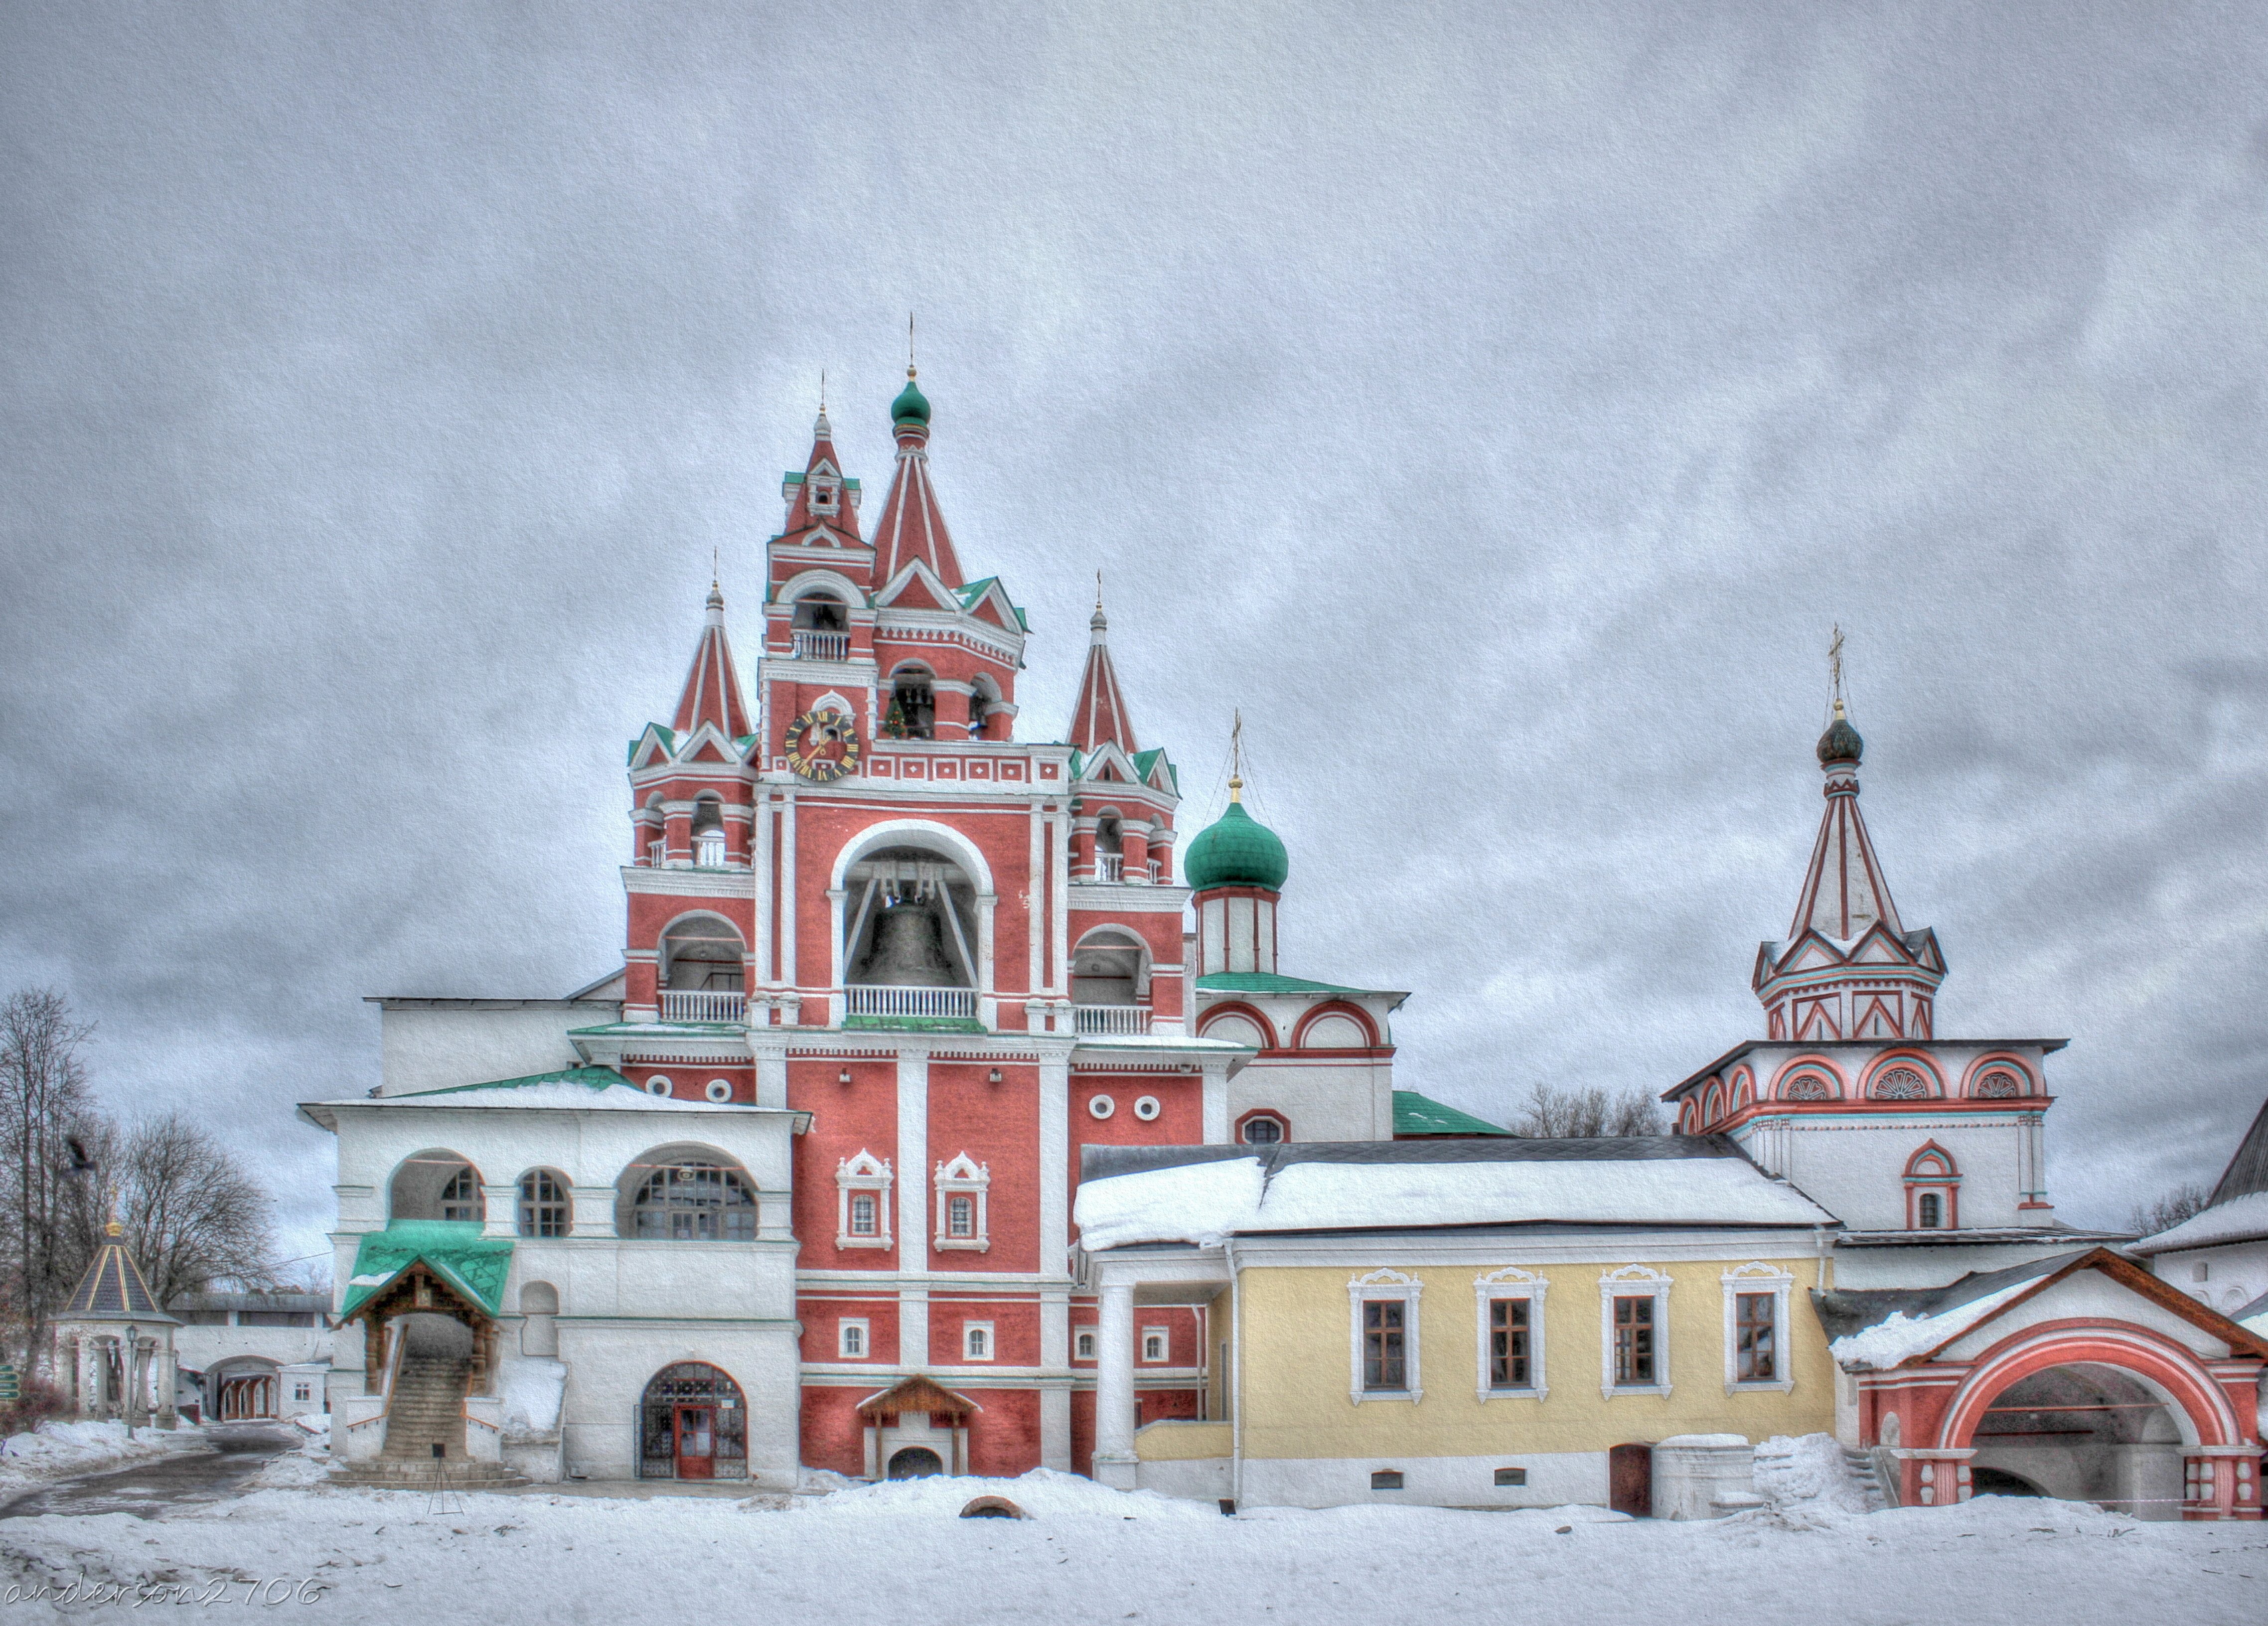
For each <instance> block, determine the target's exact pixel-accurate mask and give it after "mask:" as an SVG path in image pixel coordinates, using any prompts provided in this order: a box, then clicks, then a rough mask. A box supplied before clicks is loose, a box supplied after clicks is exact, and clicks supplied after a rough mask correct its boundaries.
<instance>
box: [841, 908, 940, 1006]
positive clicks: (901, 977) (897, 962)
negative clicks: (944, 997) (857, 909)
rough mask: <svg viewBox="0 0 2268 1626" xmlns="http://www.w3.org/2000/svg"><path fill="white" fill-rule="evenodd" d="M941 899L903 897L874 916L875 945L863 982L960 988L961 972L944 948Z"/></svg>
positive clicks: (869, 956)
mask: <svg viewBox="0 0 2268 1626" xmlns="http://www.w3.org/2000/svg"><path fill="white" fill-rule="evenodd" d="M943 907H944V905H943V903H942V901H940V900H938V899H934V898H931V899H919V900H917V899H913V898H905V899H901V900H900V901H897V902H895V903H891V904H887V905H885V906H884V907H883V909H881V911H880V913H878V914H877V915H876V916H874V946H873V950H872V951H871V952H870V953H868V954H867V956H866V969H865V975H863V976H861V977H859V978H858V981H860V982H873V983H880V984H881V985H882V986H884V987H887V988H959V987H961V985H962V984H961V974H960V973H959V972H958V971H956V970H955V969H954V964H953V960H952V957H951V956H950V955H949V954H947V953H946V947H945V920H944V918H943V916H942V915H941V914H940V913H939V911H940V910H941V909H943Z"/></svg>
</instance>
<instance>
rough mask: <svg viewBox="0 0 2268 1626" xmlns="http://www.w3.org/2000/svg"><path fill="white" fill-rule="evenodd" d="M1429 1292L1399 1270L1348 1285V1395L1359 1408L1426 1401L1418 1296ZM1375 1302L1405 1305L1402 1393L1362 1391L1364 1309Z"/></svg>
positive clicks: (1376, 1274)
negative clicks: (1378, 1403)
mask: <svg viewBox="0 0 2268 1626" xmlns="http://www.w3.org/2000/svg"><path fill="white" fill-rule="evenodd" d="M1424 1291H1425V1283H1423V1282H1421V1281H1419V1280H1418V1278H1417V1277H1411V1276H1404V1275H1403V1274H1402V1272H1401V1271H1399V1270H1383V1269H1381V1270H1373V1271H1372V1272H1371V1273H1370V1274H1369V1275H1367V1276H1359V1277H1354V1278H1353V1279H1352V1280H1351V1281H1350V1282H1348V1283H1347V1354H1348V1357H1349V1360H1350V1361H1351V1365H1350V1368H1349V1372H1348V1380H1347V1393H1348V1394H1349V1396H1350V1397H1351V1399H1352V1400H1353V1402H1354V1403H1355V1404H1356V1405H1358V1406H1359V1405H1361V1404H1362V1403H1363V1402H1365V1401H1381V1400H1406V1401H1410V1402H1413V1403H1414V1402H1418V1401H1422V1400H1424V1399H1425V1386H1424V1385H1423V1383H1422V1382H1420V1380H1419V1379H1418V1295H1419V1294H1420V1293H1423V1292H1424ZM1366 1299H1400V1300H1401V1301H1402V1306H1403V1307H1402V1354H1403V1364H1402V1377H1403V1385H1404V1387H1402V1388H1398V1389H1366V1388H1364V1387H1362V1306H1363V1304H1364V1301H1365V1300H1366Z"/></svg>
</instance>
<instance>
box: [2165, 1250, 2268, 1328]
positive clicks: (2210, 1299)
mask: <svg viewBox="0 0 2268 1626" xmlns="http://www.w3.org/2000/svg"><path fill="white" fill-rule="evenodd" d="M2200 1265H2202V1266H2203V1267H2204V1268H2205V1269H2204V1274H2203V1276H2202V1277H2200V1276H2199V1274H2198V1267H2199V1266H2200ZM2150 1268H2151V1269H2152V1270H2154V1271H2155V1272H2156V1273H2157V1277H2158V1279H2159V1280H2160V1281H2161V1282H2165V1283H2168V1284H2171V1285H2173V1286H2175V1287H2178V1288H2180V1289H2181V1290H2182V1291H2183V1292H2185V1293H2187V1294H2188V1295H2189V1296H2190V1297H2191V1298H2192V1299H2196V1300H2197V1301H2198V1303H2199V1304H2202V1305H2209V1306H2212V1307H2213V1308H2214V1309H2216V1310H2218V1311H2220V1313H2222V1314H2223V1315H2229V1314H2233V1313H2235V1312H2236V1311H2238V1310H2241V1309H2242V1308H2243V1307H2244V1306H2246V1305H2249V1304H2250V1303H2251V1302H2252V1301H2253V1300H2254V1299H2257V1298H2259V1297H2260V1296H2261V1295H2262V1294H2263V1293H2268V1239H2263V1240H2259V1241H2255V1242H2232V1243H2230V1244H2228V1246H2227V1247H2198V1248H2190V1249H2186V1250H2184V1251H2183V1252H2181V1253H2177V1254H2159V1255H2158V1256H2157V1257H2156V1258H2154V1259H2153V1260H2151V1261H2150Z"/></svg>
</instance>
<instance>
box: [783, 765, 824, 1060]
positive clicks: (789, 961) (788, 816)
mask: <svg viewBox="0 0 2268 1626" xmlns="http://www.w3.org/2000/svg"><path fill="white" fill-rule="evenodd" d="M795 891H796V888H795V792H794V791H792V790H791V791H787V792H786V793H785V794H784V795H783V796H782V797H781V798H780V857H779V945H780V949H779V953H780V986H781V987H783V988H800V987H802V986H803V972H802V969H801V968H799V966H798V965H797V964H796V958H795V907H796V896H795ZM829 1014H830V1015H831V1014H833V1012H831V1011H830V1012H829Z"/></svg>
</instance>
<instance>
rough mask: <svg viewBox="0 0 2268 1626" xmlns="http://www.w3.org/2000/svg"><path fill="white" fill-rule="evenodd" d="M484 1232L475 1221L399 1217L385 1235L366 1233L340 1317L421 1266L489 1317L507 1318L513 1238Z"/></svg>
mask: <svg viewBox="0 0 2268 1626" xmlns="http://www.w3.org/2000/svg"><path fill="white" fill-rule="evenodd" d="M481 1232H482V1225H481V1223H480V1221H478V1220H476V1219H397V1220H395V1221H394V1223H393V1224H392V1225H388V1226H387V1228H386V1229H385V1230H383V1231H372V1232H365V1233H364V1236H363V1239H362V1240H361V1242H360V1243H359V1244H357V1247H356V1248H355V1262H354V1274H353V1276H351V1277H349V1278H348V1279H347V1296H346V1299H345V1301H344V1302H343V1303H342V1304H341V1305H340V1306H339V1315H340V1317H341V1318H342V1319H343V1318H345V1317H347V1316H350V1315H352V1314H353V1313H355V1312H356V1311H357V1309H359V1308H360V1307H361V1306H363V1305H365V1303H367V1302H369V1300H370V1299H372V1298H373V1297H374V1296H376V1295H377V1294H379V1293H382V1292H384V1291H386V1290H387V1288H389V1287H391V1286H393V1285H394V1283H395V1282H397V1281H399V1280H400V1279H401V1275H402V1273H403V1272H404V1271H406V1270H408V1269H409V1268H410V1267H411V1266H412V1265H416V1264H421V1263H422V1264H423V1265H424V1266H425V1267H426V1268H427V1269H430V1270H431V1271H432V1272H433V1274H434V1275H435V1276H438V1277H440V1278H441V1279H442V1280H443V1281H445V1282H446V1283H447V1284H449V1285H450V1286H451V1287H452V1288H453V1289H455V1290H456V1291H458V1292H459V1293H460V1294H461V1295H463V1296H464V1297H465V1298H466V1299H468V1300H470V1301H471V1302H472V1303H474V1304H475V1305H477V1306H480V1307H481V1308H482V1309H483V1310H485V1311H487V1312H488V1313H490V1315H501V1314H503V1313H504V1277H506V1276H508V1275H509V1274H510V1273H511V1270H512V1239H511V1238H510V1237H490V1236H482V1234H481Z"/></svg>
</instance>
